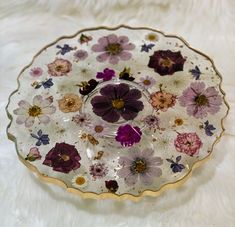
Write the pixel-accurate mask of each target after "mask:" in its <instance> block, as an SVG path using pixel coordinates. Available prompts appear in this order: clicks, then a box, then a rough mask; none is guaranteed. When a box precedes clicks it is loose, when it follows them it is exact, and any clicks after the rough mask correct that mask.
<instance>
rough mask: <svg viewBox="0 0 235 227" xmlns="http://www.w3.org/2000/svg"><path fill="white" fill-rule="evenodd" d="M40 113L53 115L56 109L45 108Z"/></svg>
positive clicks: (52, 107) (53, 107)
mask: <svg viewBox="0 0 235 227" xmlns="http://www.w3.org/2000/svg"><path fill="white" fill-rule="evenodd" d="M42 111H43V113H44V114H53V113H55V111H56V108H55V106H47V107H45V108H43V110H42Z"/></svg>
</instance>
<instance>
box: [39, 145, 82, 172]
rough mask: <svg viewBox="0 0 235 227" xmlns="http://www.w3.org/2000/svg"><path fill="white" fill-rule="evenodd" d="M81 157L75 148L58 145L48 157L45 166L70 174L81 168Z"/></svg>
mask: <svg viewBox="0 0 235 227" xmlns="http://www.w3.org/2000/svg"><path fill="white" fill-rule="evenodd" d="M80 160H81V157H80V155H79V153H78V151H77V149H76V148H75V146H73V145H70V144H67V143H56V145H55V147H53V148H52V149H51V150H50V151H49V152H48V153H47V155H46V158H45V160H44V162H43V164H44V165H47V166H50V167H53V170H55V171H58V172H62V173H69V172H70V171H71V170H76V169H78V168H79V167H80V163H79V161H80Z"/></svg>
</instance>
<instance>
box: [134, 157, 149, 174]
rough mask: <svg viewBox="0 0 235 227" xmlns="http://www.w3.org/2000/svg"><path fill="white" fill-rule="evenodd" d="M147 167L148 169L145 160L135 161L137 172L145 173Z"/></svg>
mask: <svg viewBox="0 0 235 227" xmlns="http://www.w3.org/2000/svg"><path fill="white" fill-rule="evenodd" d="M146 169H147V165H146V162H145V161H144V160H141V159H138V160H136V161H134V166H133V170H134V171H135V172H136V173H143V172H144V171H145V170H146Z"/></svg>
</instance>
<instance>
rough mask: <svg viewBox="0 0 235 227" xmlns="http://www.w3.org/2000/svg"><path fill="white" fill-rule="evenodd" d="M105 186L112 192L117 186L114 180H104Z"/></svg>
mask: <svg viewBox="0 0 235 227" xmlns="http://www.w3.org/2000/svg"><path fill="white" fill-rule="evenodd" d="M105 187H106V188H107V189H108V190H109V191H110V192H112V193H115V192H116V191H117V190H118V188H119V186H118V183H117V181H116V180H109V181H105Z"/></svg>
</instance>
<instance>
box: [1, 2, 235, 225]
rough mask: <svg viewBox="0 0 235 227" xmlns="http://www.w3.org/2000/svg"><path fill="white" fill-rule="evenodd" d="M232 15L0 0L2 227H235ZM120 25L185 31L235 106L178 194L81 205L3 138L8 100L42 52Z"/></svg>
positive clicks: (184, 5)
mask: <svg viewBox="0 0 235 227" xmlns="http://www.w3.org/2000/svg"><path fill="white" fill-rule="evenodd" d="M234 12H235V1H234V0H174V1H173V0H164V1H163V0H162V1H161V0H144V1H143V0H99V1H89V0H70V1H68V0H37V1H36V0H0V31H1V32H0V106H1V112H0V125H1V126H0V127H1V131H0V220H1V221H0V226H1V227H65V226H69V227H73V226H81V227H83V226H103V227H104V226H115V227H124V226H144V227H154V226H159V227H161V226H164V227H167V226H170V227H171V226H174V227H177V226H180V227H184V226H185V227H188V226H196V227H199V226H200V227H203V226H209V227H210V226H213V227H214V226H223V227H230V226H231V227H233V226H235V167H234V166H235V150H234V148H235V137H234V136H235V124H234V122H235V13H234ZM119 24H128V25H133V26H149V27H153V28H157V29H160V30H163V31H165V32H166V33H173V34H174V33H175V34H179V35H181V36H182V37H184V38H185V39H186V40H187V41H188V42H189V43H190V44H191V45H192V46H193V47H195V48H197V49H199V50H201V51H203V52H205V53H207V54H208V55H209V56H211V57H212V58H213V59H214V61H215V64H216V66H217V68H218V70H219V71H220V72H221V74H222V75H223V77H224V84H223V88H224V90H225V91H226V93H227V101H228V102H229V103H230V107H231V110H230V113H229V116H228V117H227V120H226V122H225V127H226V129H227V131H226V133H225V135H224V137H223V138H222V139H221V141H220V143H219V144H217V146H216V148H215V150H214V154H213V155H212V158H211V160H209V162H207V163H206V164H204V165H203V166H202V167H200V168H199V169H197V170H195V171H194V173H193V176H192V178H190V179H189V180H188V181H187V182H186V183H185V184H184V185H183V186H181V187H179V188H178V189H176V190H175V189H174V190H168V191H167V192H165V193H163V194H162V195H161V196H160V197H158V198H144V199H143V200H142V201H140V202H139V203H133V202H128V201H127V202H116V201H110V200H105V201H94V200H81V199H80V198H79V197H78V196H74V195H71V194H69V193H67V192H65V191H64V190H63V189H61V188H58V187H56V186H53V185H46V184H42V183H40V182H39V181H38V180H37V179H35V177H34V176H33V175H32V174H31V173H30V172H29V171H28V170H27V169H26V168H25V167H24V166H23V165H22V164H21V163H20V162H19V161H18V159H17V156H16V153H15V147H14V144H13V143H12V142H10V141H8V140H7V138H6V135H5V128H6V127H7V124H8V122H9V120H8V119H7V117H6V114H5V111H4V107H5V106H6V104H7V97H8V96H9V94H10V93H11V92H12V91H13V90H14V89H15V88H16V86H17V85H16V77H17V75H18V73H19V72H20V70H21V69H22V68H23V67H24V66H25V65H26V64H28V63H29V62H30V61H31V59H32V57H33V55H34V54H35V53H36V52H37V51H38V50H39V49H41V48H42V47H43V46H45V45H46V44H48V43H49V42H52V41H53V40H55V39H56V38H57V37H59V36H62V35H68V34H73V33H75V32H76V31H77V30H80V29H82V28H86V27H93V26H98V25H107V26H116V25H119Z"/></svg>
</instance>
